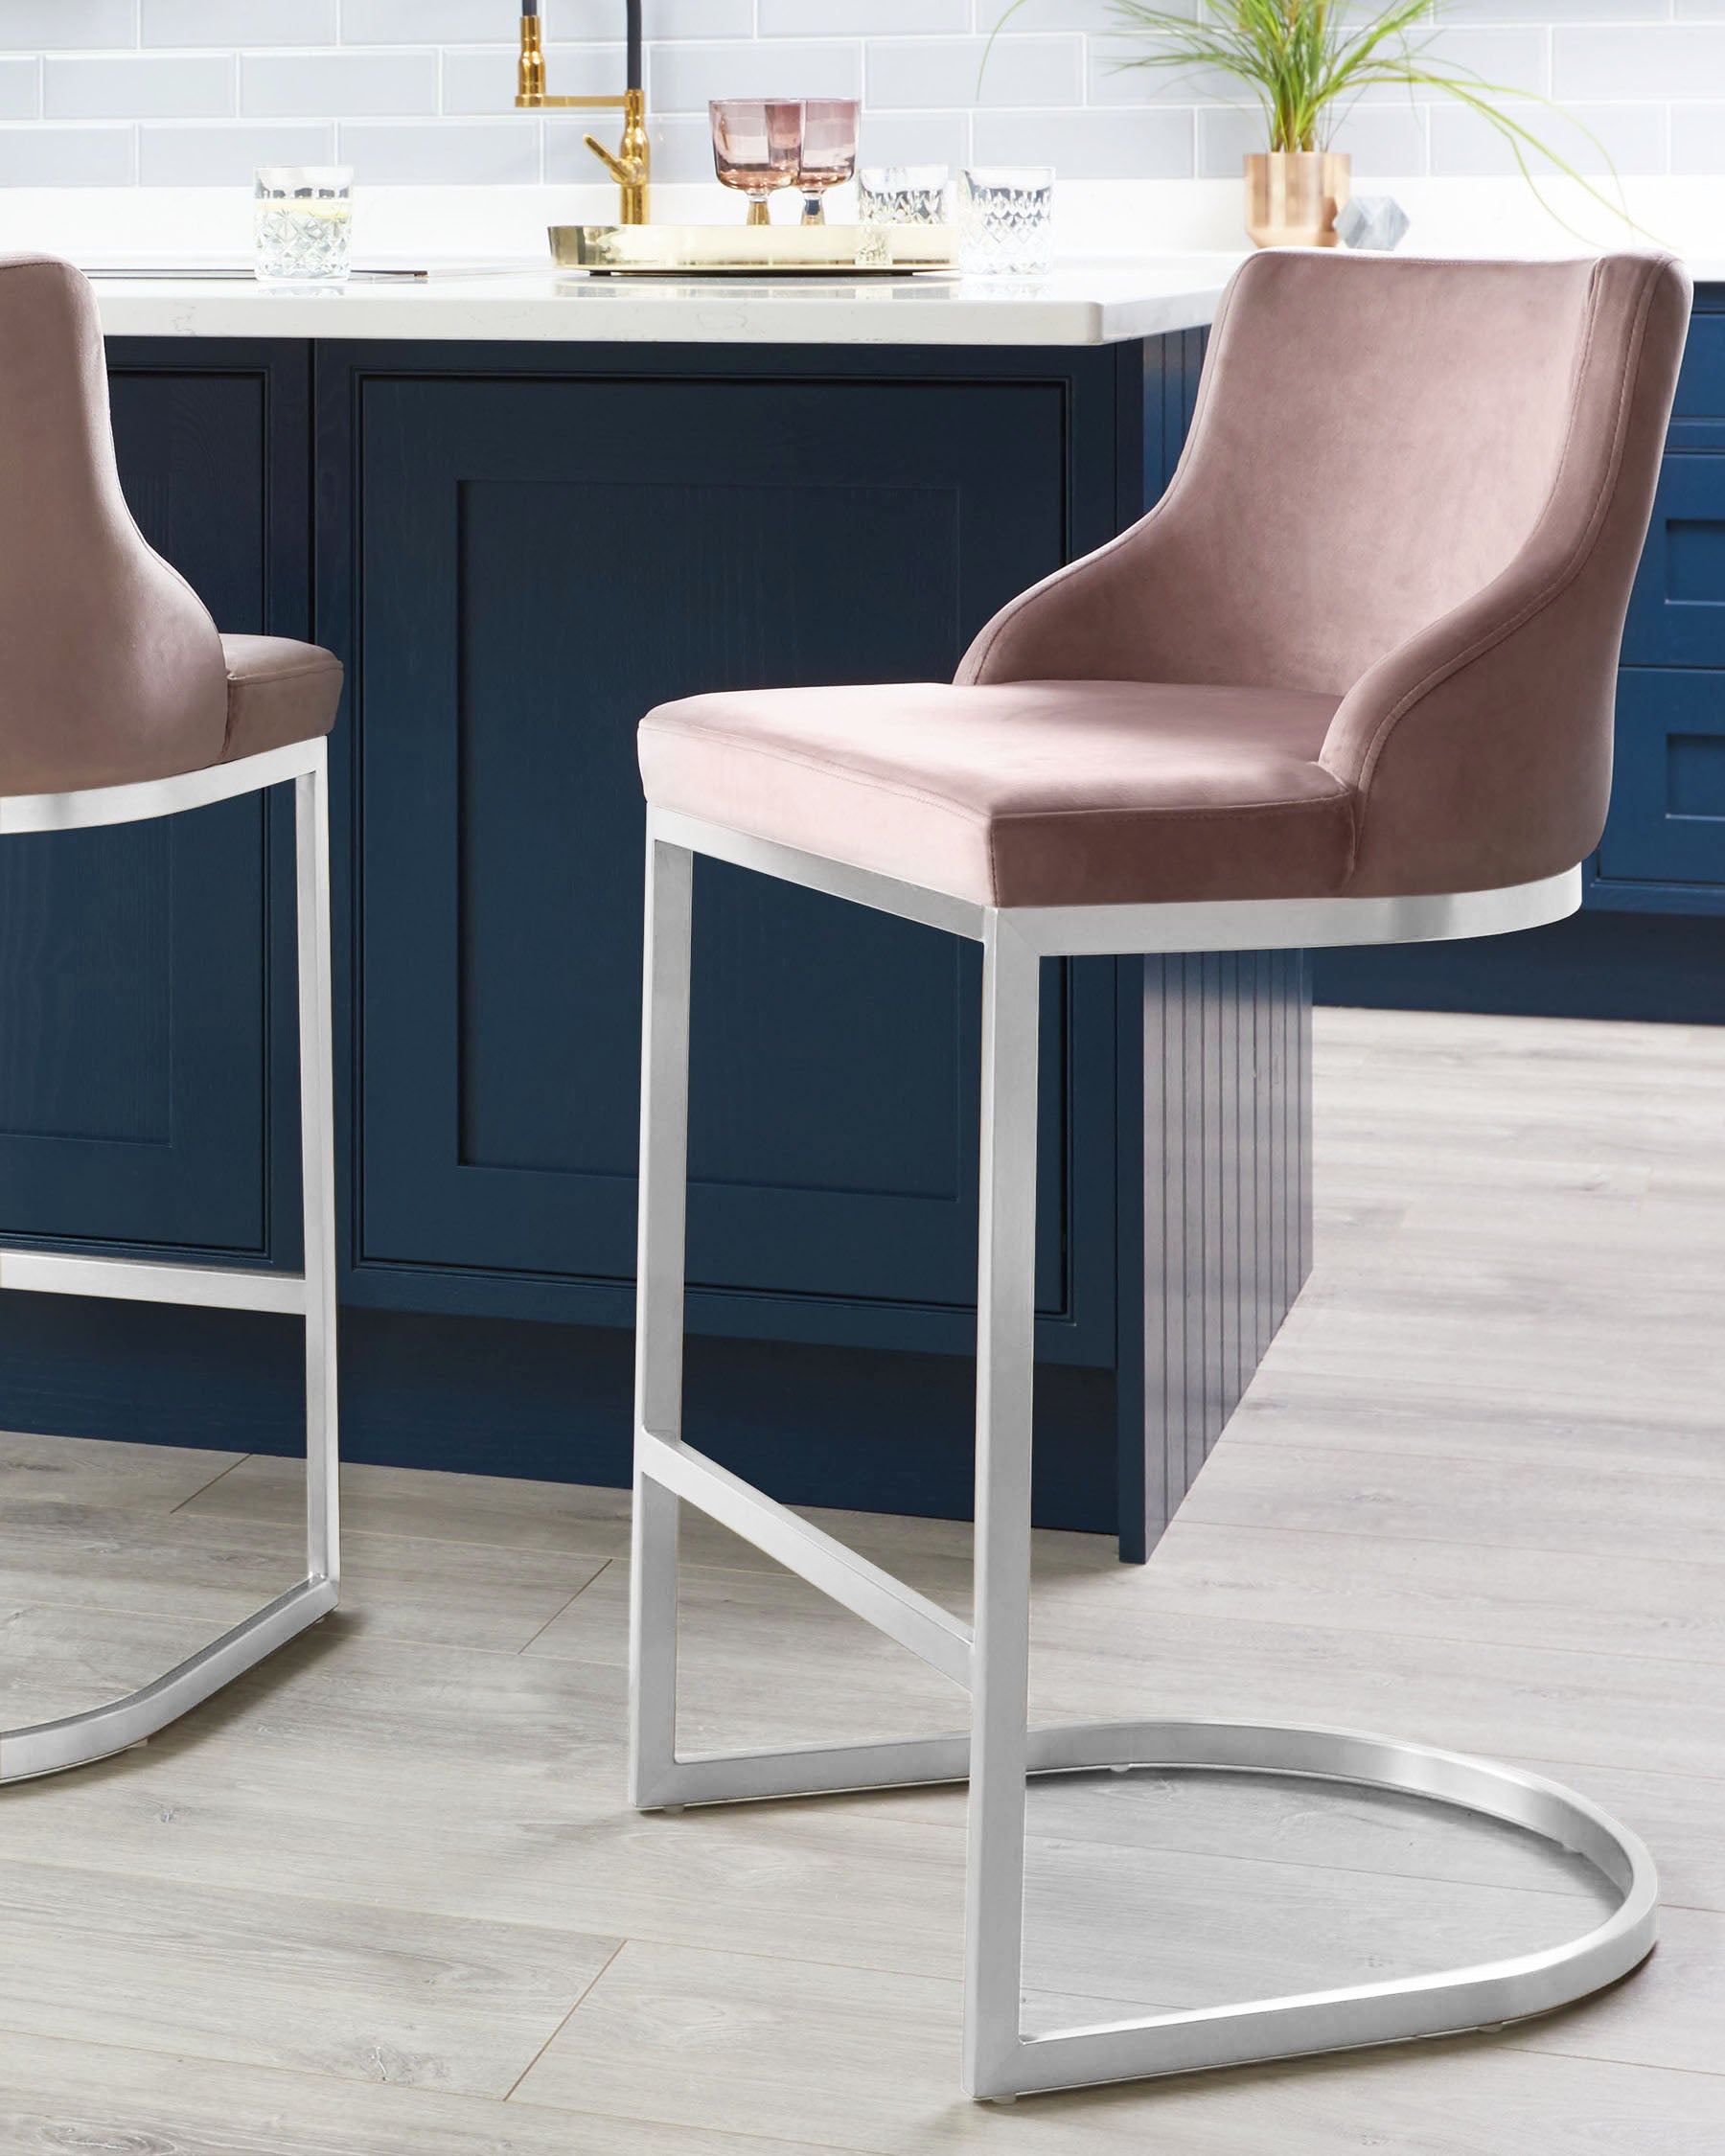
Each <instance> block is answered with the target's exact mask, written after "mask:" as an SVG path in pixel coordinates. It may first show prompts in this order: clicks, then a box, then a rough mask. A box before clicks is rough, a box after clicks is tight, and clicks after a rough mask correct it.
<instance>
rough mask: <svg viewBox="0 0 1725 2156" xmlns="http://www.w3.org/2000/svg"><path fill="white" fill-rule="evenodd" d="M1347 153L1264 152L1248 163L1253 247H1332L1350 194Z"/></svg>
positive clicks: (1248, 211)
mask: <svg viewBox="0 0 1725 2156" xmlns="http://www.w3.org/2000/svg"><path fill="white" fill-rule="evenodd" d="M1352 170H1353V160H1352V158H1351V157H1349V156H1348V154H1347V152H1346V151H1345V150H1334V149H1260V150H1254V151H1253V152H1252V153H1251V154H1250V155H1249V156H1248V157H1247V159H1246V229H1247V231H1248V232H1249V233H1250V234H1251V235H1252V243H1253V246H1254V247H1333V246H1334V245H1335V244H1336V212H1337V211H1338V210H1339V209H1340V208H1341V207H1342V205H1343V203H1344V202H1345V201H1346V200H1347V197H1348V195H1349V194H1350V193H1351V192H1352Z"/></svg>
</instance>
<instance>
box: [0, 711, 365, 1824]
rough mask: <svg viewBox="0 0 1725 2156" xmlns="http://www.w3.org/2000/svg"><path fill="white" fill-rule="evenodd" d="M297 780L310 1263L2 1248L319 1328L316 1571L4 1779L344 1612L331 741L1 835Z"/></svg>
mask: <svg viewBox="0 0 1725 2156" xmlns="http://www.w3.org/2000/svg"><path fill="white" fill-rule="evenodd" d="M289 779H291V780H292V781H293V788H294V883H295V890H296V901H297V903H296V921H297V944H298V952H297V967H298V975H299V1067H300V1148H301V1161H300V1165H301V1177H302V1184H303V1193H304V1212H305V1242H306V1254H305V1270H304V1272H303V1273H300V1274H294V1273H275V1272H264V1271H262V1270H258V1269H250V1270H247V1269H245V1268H242V1267H226V1266H220V1267H218V1266H207V1267H206V1266H182V1265H173V1264H166V1263H161V1262H156V1261H150V1260H132V1259H121V1258H96V1257H73V1256H63V1255H61V1254H60V1253H58V1252H57V1251H46V1250H10V1249H0V1288H14V1289H30V1290H35V1291H38V1292H42V1293H46V1294H56V1295H81V1296H118V1297H121V1298H124V1299H126V1300H129V1301H140V1302H180V1303H193V1304H197V1305H200V1306H202V1307H205V1308H215V1309H229V1310H265V1311H274V1312H278V1313H284V1314H292V1315H294V1316H298V1317H302V1318H303V1319H304V1320H305V1326H306V1577H305V1578H304V1579H302V1580H301V1581H300V1582H299V1583H298V1585H297V1586H294V1587H290V1588H288V1591H287V1592H286V1594H279V1595H277V1596H276V1598H275V1599H274V1600H273V1601H272V1602H269V1603H267V1604H265V1607H264V1608H263V1609H261V1610H258V1611H256V1612H255V1613H254V1614H253V1615H252V1616H251V1617H246V1618H245V1619H244V1620H243V1621H242V1623H240V1624H237V1625H235V1626H234V1627H233V1628H232V1629H231V1630H230V1631H227V1632H224V1633H223V1634H222V1635H221V1637H220V1638H219V1639H218V1640H212V1641H211V1643H210V1644H209V1645H208V1646H207V1647H204V1648H201V1649H200V1650H199V1651H198V1652H197V1653H196V1654H195V1655H192V1656H190V1657H188V1658H187V1660H186V1661H184V1662H182V1663H178V1664H177V1665H176V1666H175V1667H174V1668H173V1669H170V1670H168V1671H167V1672H166V1673H165V1674H164V1675H163V1676H161V1677H158V1678H157V1679H156V1680H155V1681H154V1682H153V1683H152V1684H149V1685H146V1686H143V1687H142V1688H141V1689H140V1690H138V1691H135V1692H131V1693H129V1694H128V1695H127V1697H126V1698H124V1699H119V1700H114V1701H111V1702H109V1703H107V1704H106V1705H104V1706H101V1707H96V1708H91V1709H86V1710H85V1711H84V1712H82V1713H78V1714H67V1715H63V1716H61V1717H59V1718H58V1719H57V1720H55V1721H51V1722H37V1723H34V1724H33V1725H32V1726H30V1727H29V1728H26V1729H16V1730H7V1731H0V1782H8V1781H22V1780H25V1779H26V1778H29V1777H31V1776H34V1775H49V1774H56V1773H58V1771H59V1770H60V1769H62V1768H65V1767H76V1766H81V1765H83V1764H84V1763H85V1762H86V1761H88V1760H91V1759H101V1758H104V1757H106V1756H107V1755H108V1754H110V1753H114V1752H124V1751H125V1750H126V1749H127V1746H129V1745H133V1744H136V1743H138V1742H139V1741H140V1739H142V1738H144V1737H147V1736H150V1735H152V1734H153V1733H154V1732H156V1731H157V1730H160V1729H163V1728H165V1727H166V1726H167V1725H168V1724H169V1723H170V1722H173V1721H174V1720H176V1719H177V1718H178V1717H179V1716H180V1715H182V1714H184V1713H185V1712H186V1711H187V1710H188V1709H190V1708H193V1707H196V1705H197V1704H198V1703H199V1701H201V1700H205V1699H208V1698H209V1696H210V1695H211V1693H212V1692H216V1691H219V1689H220V1688H221V1686H223V1685H226V1684H230V1683H231V1682H232V1681H233V1679H234V1678H236V1677H238V1676H240V1675H241V1674H242V1672H243V1671H245V1670H247V1669H250V1668H251V1667H253V1666H254V1664H255V1663H259V1662H262V1661H263V1660H264V1658H265V1656H266V1655H268V1654H271V1653H273V1651H274V1650H275V1649H276V1648H277V1647H279V1646H281V1645H282V1644H283V1643H284V1642H285V1641H287V1640H291V1639H292V1638H293V1637H294V1635H295V1634H296V1633H299V1632H303V1631H304V1630H305V1629H306V1627H307V1626H308V1625H311V1624H315V1623H316V1622H317V1620H318V1619H319V1618H320V1617H326V1616H328V1614H329V1613H330V1611H332V1610H333V1609H334V1607H335V1606H336V1602H337V1600H338V1598H339V1592H340V1589H339V1580H340V1569H339V1563H338V1556H337V1489H336V1479H337V1423H336V1399H335V1393H336V1356H335V1182H334V1074H333V1050H332V1044H331V988H330V826H329V778H328V767H327V759H326V750H325V745H324V743H323V742H322V741H321V740H319V741H315V742H303V743H295V744H293V745H290V746H289V747H287V748H277V749H269V750H266V751H265V752H264V753H263V754H261V755H258V756H252V757H247V758H245V759H243V760H242V761H240V762H236V763H233V764H226V765H218V766H215V767H214V768H211V769H209V770H204V771H193V772H190V773H188V774H186V775H185V776H183V777H179V778H173V779H161V780H150V781H146V782H142V783H140V784H137V785H132V786H114V787H100V788H93V789H91V790H90V791H86V792H81V793H61V794H32V795H26V796H14V797H12V798H11V799H9V800H4V801H0V837H3V836H5V835H7V834H11V833H13V832H23V831H66V830H77V829H81V828H88V827H90V826H94V825H99V824H110V823H130V822H136V821H139V820H141V819H143V818H146V817H153V816H162V815H172V814H176V813H177V812H178V811H180V810H183V809H194V808H201V807H203V806H205V805H206V804H208V803H210V802H213V801H223V800H231V799H233V798H234V797H235V796H236V795H239V794H242V793H250V792H255V791H258V790H259V789H260V788H264V787H269V786H276V785H280V784H283V783H285V782H286V781H288V780H289Z"/></svg>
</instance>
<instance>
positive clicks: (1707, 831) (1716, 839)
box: [1599, 667, 1725, 883]
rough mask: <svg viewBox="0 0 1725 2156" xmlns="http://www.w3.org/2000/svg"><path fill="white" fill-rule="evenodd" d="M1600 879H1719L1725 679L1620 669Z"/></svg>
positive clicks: (1722, 866) (1724, 855)
mask: <svg viewBox="0 0 1725 2156" xmlns="http://www.w3.org/2000/svg"><path fill="white" fill-rule="evenodd" d="M1599 873H1600V874H1601V875H1602V876H1606V877H1614V878H1620V879H1626V880H1631V881H1644V882H1649V883H1725V678H1721V677H1720V676H1719V675H1717V674H1714V673H1709V672H1703V671H1700V670H1698V669H1693V668H1677V667H1665V668H1650V667H1625V668H1624V669H1623V671H1622V674H1621V675H1620V676H1619V678H1618V726H1617V776H1616V781H1615V784H1614V785H1613V788H1612V796H1611V817H1610V821H1609V822H1608V823H1607V824H1606V826H1605V837H1604V840H1603V842H1602V844H1601V845H1600V848H1599Z"/></svg>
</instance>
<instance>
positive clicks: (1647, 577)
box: [1591, 287, 1725, 911]
mask: <svg viewBox="0 0 1725 2156" xmlns="http://www.w3.org/2000/svg"><path fill="white" fill-rule="evenodd" d="M1719 297H1720V294H1719V291H1718V288H1717V287H1713V288H1711V289H1710V288H1707V287H1703V289H1702V291H1701V292H1700V293H1699V294H1698V295H1697V303H1696V312H1695V315H1694V319H1693V320H1692V322H1691V325H1690V335H1689V342H1688V345H1687V347H1686V349H1685V352H1684V360H1683V371H1682V375H1681V377H1680V378H1679V380H1678V384H1677V396H1676V401H1675V403H1674V405H1673V409H1672V416H1671V429H1670V436H1669V442H1668V449H1667V453H1666V456H1665V459H1664V462H1663V464H1662V467H1661V470H1660V480H1659V488H1658V492H1657V493H1656V494H1655V497H1654V503H1653V516H1652V522H1651V524H1650V526H1649V529H1648V532H1647V543H1646V547H1645V551H1644V553H1643V555H1642V562H1641V568H1640V571H1639V573H1638V574H1637V577H1636V583H1635V591H1634V595H1633V597H1632V598H1631V600H1630V604H1629V614H1628V619H1627V621H1626V622H1625V624H1624V628H1623V667H1622V672H1621V673H1620V675H1619V677H1618V712H1617V769H1616V775H1615V778H1614V781H1613V785H1612V796H1611V814H1610V816H1609V818H1608V820H1607V822H1606V826H1605V836H1604V838H1603V839H1602V841H1601V842H1600V846H1599V878H1598V881H1597V882H1596V883H1595V884H1594V886H1593V890H1592V894H1591V895H1592V898H1593V901H1594V903H1596V904H1603V905H1606V906H1613V905H1626V904H1627V905H1638V906H1645V905H1649V904H1651V905H1653V906H1657V907H1659V908H1660V909H1662V910H1677V911H1681V910H1684V909H1685V908H1691V909H1693V908H1695V907H1703V908H1716V907H1717V906H1718V904H1719V902H1720V898H1721V896H1725V314H1721V313H1720V312H1718V311H1717V301H1718V299H1719Z"/></svg>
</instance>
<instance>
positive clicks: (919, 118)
mask: <svg viewBox="0 0 1725 2156" xmlns="http://www.w3.org/2000/svg"><path fill="white" fill-rule="evenodd" d="M857 162H858V163H859V164H860V165H950V166H952V168H953V170H954V172H956V171H957V170H958V168H959V167H960V166H961V165H968V164H969V163H970V162H971V116H970V114H969V112H968V111H962V110H960V111H955V112H865V113H864V114H863V115H862V142H861V145H860V146H859V149H858V155H857Z"/></svg>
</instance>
